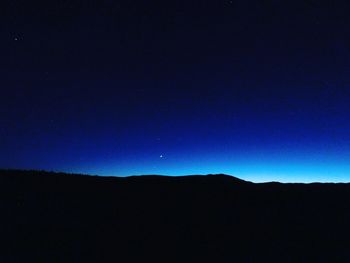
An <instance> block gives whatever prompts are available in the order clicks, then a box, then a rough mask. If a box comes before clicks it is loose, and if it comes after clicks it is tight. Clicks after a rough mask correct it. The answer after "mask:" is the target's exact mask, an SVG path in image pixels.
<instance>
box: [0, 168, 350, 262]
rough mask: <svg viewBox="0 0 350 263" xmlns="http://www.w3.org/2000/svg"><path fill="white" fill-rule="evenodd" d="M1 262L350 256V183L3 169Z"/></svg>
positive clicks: (269, 259) (323, 259) (340, 258)
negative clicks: (300, 182) (86, 174)
mask: <svg viewBox="0 0 350 263" xmlns="http://www.w3.org/2000/svg"><path fill="white" fill-rule="evenodd" d="M0 197H1V198H0V209H1V210H0V211H1V217H0V218H1V219H0V223H1V224H0V229H1V232H0V239H1V252H0V262H153V261H156V260H157V261H158V260H161V261H162V262H201V261H204V260H205V261H209V262H350V226H349V222H350V185H349V184H281V183H267V184H255V183H251V182H247V181H244V180H240V179H238V178H235V177H231V176H227V175H208V176H185V177H165V176H153V175H152V176H133V177H125V178H124V177H98V176H84V175H73V174H63V173H48V172H41V171H10V170H3V171H0Z"/></svg>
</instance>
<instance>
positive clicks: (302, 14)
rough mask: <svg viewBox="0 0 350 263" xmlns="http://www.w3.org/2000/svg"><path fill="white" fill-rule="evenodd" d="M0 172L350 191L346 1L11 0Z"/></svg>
mask: <svg viewBox="0 0 350 263" xmlns="http://www.w3.org/2000/svg"><path fill="white" fill-rule="evenodd" d="M1 5H2V6H1V8H0V10H1V11H0V12H1V15H0V17H1V18H0V19H1V23H0V25H1V26H0V30H1V32H2V34H1V43H0V46H1V49H0V50H1V51H0V52H1V65H0V66H1V78H0V89H1V96H0V120H1V125H0V168H17V169H18V168H19V169H44V170H55V171H66V172H80V173H91V174H99V175H117V176H119V175H120V176H126V175H134V174H164V175H186V174H208V173H228V174H231V175H234V176H237V177H240V178H242V179H246V180H251V181H256V182H263V181H281V182H312V181H322V182H340V181H342V182H347V181H350V165H349V164H350V122H349V121H348V119H349V116H350V107H349V101H350V74H349V73H350V63H349V62H350V41H349V39H350V17H349V16H348V14H349V12H350V5H349V4H348V3H347V1H336V3H333V2H331V1H288V0H287V1H276V0H271V1H221V0H219V1H217V0H216V1H214V0H213V1H209V0H205V1H194V0H191V1H181V0H180V1H171V2H169V1H153V0H152V1H141V0H136V1H132V2H131V1H110V0H101V1H98V2H97V1H77V0H71V1H46V2H44V1H30V2H28V1H3V2H2V3H1Z"/></svg>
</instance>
